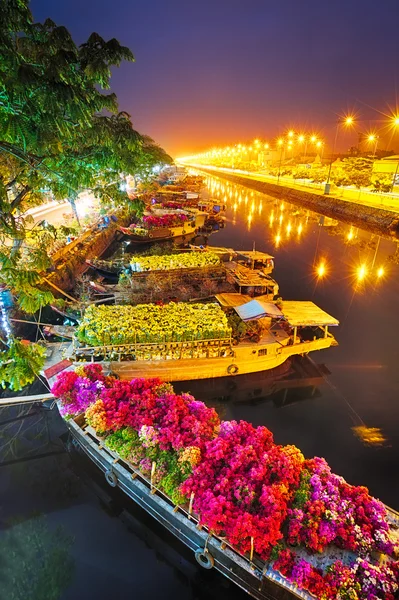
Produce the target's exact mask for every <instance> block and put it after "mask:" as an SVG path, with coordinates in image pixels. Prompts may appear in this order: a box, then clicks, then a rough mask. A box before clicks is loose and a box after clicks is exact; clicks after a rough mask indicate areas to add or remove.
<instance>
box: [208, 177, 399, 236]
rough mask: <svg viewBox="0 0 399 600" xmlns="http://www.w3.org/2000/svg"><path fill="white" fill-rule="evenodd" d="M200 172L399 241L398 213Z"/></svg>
mask: <svg viewBox="0 0 399 600" xmlns="http://www.w3.org/2000/svg"><path fill="white" fill-rule="evenodd" d="M196 168H198V167H196ZM201 171H204V172H206V173H209V174H210V175H215V176H216V177H220V178H222V179H226V180H227V181H231V182H232V183H237V184H239V185H243V186H245V187H247V188H250V189H253V190H256V191H258V192H262V193H263V194H267V195H268V196H271V197H273V198H278V199H279V200H284V201H285V202H289V203H290V204H296V205H298V206H301V207H303V208H307V209H309V210H312V211H313V212H316V213H319V214H322V215H325V216H327V217H331V218H333V219H337V220H339V221H342V222H344V223H349V224H350V225H354V226H356V227H359V228H360V229H364V230H366V231H370V232H371V233H377V234H378V235H382V236H384V237H388V238H390V239H392V238H394V239H397V240H399V213H395V212H392V211H388V210H384V209H382V208H376V207H372V206H367V205H364V204H359V203H356V202H351V201H349V200H341V199H340V198H335V197H334V196H325V195H323V194H320V193H317V192H310V191H305V190H298V189H294V188H290V187H287V186H285V185H277V184H275V183H270V182H266V181H260V180H257V179H255V178H254V176H251V175H250V176H246V175H243V174H237V175H236V174H233V173H225V172H222V171H219V170H213V169H212V168H201Z"/></svg>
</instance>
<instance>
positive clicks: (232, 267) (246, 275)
mask: <svg viewBox="0 0 399 600" xmlns="http://www.w3.org/2000/svg"><path fill="white" fill-rule="evenodd" d="M225 268H226V269H228V270H229V272H230V273H231V275H232V277H233V278H234V280H235V282H236V283H237V284H238V285H239V286H240V287H248V286H249V287H265V286H269V285H270V286H271V285H273V286H274V285H276V282H275V281H274V279H272V278H271V277H269V275H265V274H264V273H262V271H257V270H254V269H251V268H250V267H248V266H246V265H240V264H239V263H237V262H235V261H230V262H227V263H226V264H225Z"/></svg>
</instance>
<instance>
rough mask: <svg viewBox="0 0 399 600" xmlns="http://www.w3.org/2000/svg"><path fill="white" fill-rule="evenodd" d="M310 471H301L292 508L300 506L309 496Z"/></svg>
mask: <svg viewBox="0 0 399 600" xmlns="http://www.w3.org/2000/svg"><path fill="white" fill-rule="evenodd" d="M309 481H310V473H309V471H307V470H306V469H303V471H302V472H301V479H300V483H299V486H298V488H297V489H296V492H295V496H294V501H293V503H292V507H293V508H302V507H303V506H304V505H305V504H306V502H307V501H308V500H309V497H310V483H309Z"/></svg>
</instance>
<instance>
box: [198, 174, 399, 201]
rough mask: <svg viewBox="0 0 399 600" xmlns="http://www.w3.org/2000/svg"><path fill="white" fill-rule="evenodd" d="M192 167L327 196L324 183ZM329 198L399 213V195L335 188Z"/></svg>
mask: <svg viewBox="0 0 399 600" xmlns="http://www.w3.org/2000/svg"><path fill="white" fill-rule="evenodd" d="M190 166H191V167H194V168H195V167H197V168H198V169H201V168H206V169H210V170H212V171H215V172H216V173H217V172H220V173H231V174H232V175H243V176H244V177H247V178H248V179H253V180H255V181H264V182H265V183H273V184H275V185H276V184H277V183H278V185H280V186H281V187H287V188H292V189H296V190H302V191H304V192H311V193H312V194H316V195H318V196H325V194H324V186H325V184H324V183H311V182H305V181H303V180H302V181H300V182H298V180H295V179H293V178H292V177H280V179H279V180H278V177H275V176H273V175H266V174H265V173H259V172H254V171H242V170H240V169H228V168H224V167H215V166H213V165H190ZM328 197H329V198H338V199H340V200H344V201H346V202H350V203H351V204H361V205H363V206H370V207H373V208H378V209H383V210H387V211H389V212H393V213H399V194H381V193H374V192H370V191H368V190H358V189H356V188H348V187H346V188H337V187H335V188H333V189H332V191H331V193H330V194H329V195H328Z"/></svg>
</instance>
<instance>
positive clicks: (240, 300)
mask: <svg viewBox="0 0 399 600" xmlns="http://www.w3.org/2000/svg"><path fill="white" fill-rule="evenodd" d="M215 298H216V300H217V301H218V302H219V304H220V305H221V306H224V307H231V308H235V307H236V306H241V305H242V304H246V303H247V302H249V301H250V300H251V297H250V296H246V295H245V294H216V296H215Z"/></svg>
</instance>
